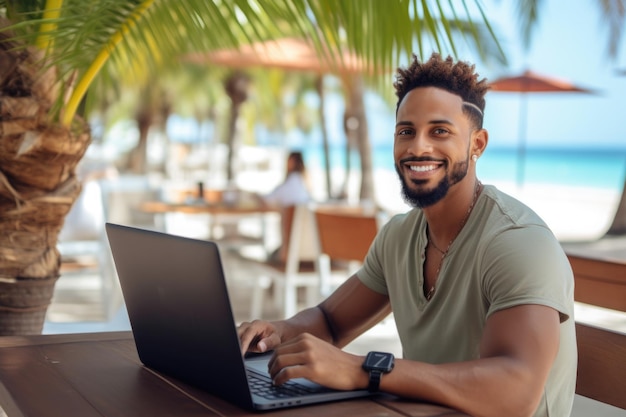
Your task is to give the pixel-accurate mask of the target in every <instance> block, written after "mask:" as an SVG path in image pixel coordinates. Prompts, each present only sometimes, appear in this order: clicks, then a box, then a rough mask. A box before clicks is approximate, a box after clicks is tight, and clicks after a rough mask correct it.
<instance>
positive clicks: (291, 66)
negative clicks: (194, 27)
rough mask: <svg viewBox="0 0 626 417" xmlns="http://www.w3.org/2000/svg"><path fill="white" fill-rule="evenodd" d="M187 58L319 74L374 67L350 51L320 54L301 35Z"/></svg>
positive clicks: (229, 65)
mask: <svg viewBox="0 0 626 417" xmlns="http://www.w3.org/2000/svg"><path fill="white" fill-rule="evenodd" d="M185 59H186V60H187V61H189V62H195V63H200V64H205V63H207V62H210V63H213V64H217V65H223V66H227V67H232V68H247V67H253V66H259V67H268V68H282V69H286V70H296V71H310V72H316V73H319V74H326V73H335V74H348V73H367V72H368V71H369V70H371V67H368V65H367V64H366V62H365V61H363V60H362V59H361V58H359V57H358V56H356V55H355V54H353V53H351V52H348V51H344V52H343V53H342V54H341V56H340V57H335V56H334V55H333V54H330V53H329V52H328V51H324V50H322V57H321V58H320V53H319V51H318V50H317V49H316V48H315V45H314V44H313V43H312V42H310V41H307V40H306V39H299V38H280V39H274V40H268V41H264V42H255V43H252V44H249V45H242V46H241V47H240V48H239V49H221V50H217V51H212V52H204V53H193V54H189V55H187V56H186V57H185Z"/></svg>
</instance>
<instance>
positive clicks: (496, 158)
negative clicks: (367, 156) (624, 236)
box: [302, 144, 626, 193]
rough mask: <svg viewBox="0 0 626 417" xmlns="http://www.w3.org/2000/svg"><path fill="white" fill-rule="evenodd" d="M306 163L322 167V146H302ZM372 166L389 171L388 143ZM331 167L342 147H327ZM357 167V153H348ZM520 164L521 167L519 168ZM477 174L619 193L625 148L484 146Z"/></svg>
mask: <svg viewBox="0 0 626 417" xmlns="http://www.w3.org/2000/svg"><path fill="white" fill-rule="evenodd" d="M302 151H303V152H304V157H305V161H306V163H307V166H317V167H323V166H324V156H323V152H322V147H321V146H319V145H311V144H309V145H306V146H305V147H304V148H302ZM372 153H373V154H372V158H373V164H374V169H386V170H393V169H394V168H393V149H392V145H385V146H381V145H378V146H375V147H373V149H372ZM330 154H331V155H330V156H331V161H330V162H331V164H330V165H331V167H333V168H338V167H344V166H345V148H344V147H343V146H335V147H332V148H331V150H330ZM351 164H352V168H353V169H358V167H359V158H358V154H357V153H355V152H353V153H352V154H351ZM520 166H521V167H523V168H522V169H521V170H520ZM477 170H478V171H477V172H478V177H479V178H480V179H481V181H483V182H484V183H501V182H510V183H517V184H521V185H527V184H540V185H563V186H568V187H571V186H575V187H585V188H595V189H603V190H611V191H616V192H620V193H621V191H622V188H623V186H624V180H625V178H626V149H565V148H558V149H544V148H529V149H526V150H525V152H524V155H523V158H520V156H519V153H518V150H517V149H514V148H487V150H486V151H485V153H484V154H483V155H482V156H481V158H480V159H479V161H478V167H477Z"/></svg>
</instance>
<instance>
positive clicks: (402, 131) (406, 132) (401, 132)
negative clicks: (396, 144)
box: [396, 128, 413, 137]
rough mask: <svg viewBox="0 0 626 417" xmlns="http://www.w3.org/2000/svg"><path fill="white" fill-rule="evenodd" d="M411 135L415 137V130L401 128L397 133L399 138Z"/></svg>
mask: <svg viewBox="0 0 626 417" xmlns="http://www.w3.org/2000/svg"><path fill="white" fill-rule="evenodd" d="M411 135H413V129H409V128H401V129H399V130H397V131H396V136H398V137H402V136H411Z"/></svg>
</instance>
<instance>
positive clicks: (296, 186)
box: [263, 151, 311, 208]
mask: <svg viewBox="0 0 626 417" xmlns="http://www.w3.org/2000/svg"><path fill="white" fill-rule="evenodd" d="M305 171H306V169H305V166H304V158H303V157H302V152H297V151H296V152H291V153H290V154H289V156H288V157H287V175H286V176H285V181H283V182H282V183H281V184H280V185H278V186H277V187H276V188H275V189H274V190H273V191H272V192H270V193H269V194H267V195H265V196H264V197H263V200H264V201H265V203H266V204H268V205H272V206H279V207H282V208H284V207H289V206H294V205H297V204H304V203H307V202H309V201H310V200H311V195H310V193H309V189H308V186H307V184H306V179H305Z"/></svg>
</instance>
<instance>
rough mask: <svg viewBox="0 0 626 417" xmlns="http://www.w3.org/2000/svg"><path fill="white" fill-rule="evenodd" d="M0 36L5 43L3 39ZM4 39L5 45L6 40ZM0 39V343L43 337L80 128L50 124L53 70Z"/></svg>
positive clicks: (84, 141) (80, 148)
mask: <svg viewBox="0 0 626 417" xmlns="http://www.w3.org/2000/svg"><path fill="white" fill-rule="evenodd" d="M4 36H6V35H4ZM5 39H6V38H5ZM5 39H2V38H0V284H1V285H0V335H14V334H33V333H41V330H42V328H43V323H44V319H45V313H46V310H47V307H48V305H49V303H50V300H51V297H52V293H53V289H54V284H55V282H56V280H57V278H58V276H59V268H60V255H59V252H58V250H57V247H56V245H57V238H58V235H59V231H60V230H61V227H62V226H63V222H64V219H65V216H66V214H67V213H68V212H69V210H70V208H71V206H72V204H73V203H74V201H75V200H76V198H77V197H78V194H79V193H80V183H79V182H78V181H77V179H76V176H75V168H76V165H77V164H78V162H79V161H80V159H81V158H82V156H83V155H84V153H85V151H86V150H87V147H88V145H89V143H90V134H89V128H88V126H87V124H86V123H84V122H82V121H81V122H80V123H75V124H74V125H73V126H72V127H71V128H64V127H61V126H60V125H58V124H54V123H51V122H50V114H51V109H52V106H53V104H54V103H55V101H56V98H57V94H58V89H57V88H55V82H56V79H57V77H56V73H55V71H54V68H51V69H47V70H46V71H45V72H44V71H42V70H41V68H42V60H41V56H40V54H39V53H38V52H37V51H35V50H31V49H29V50H22V51H20V52H16V51H14V50H13V49H12V47H14V46H15V45H14V44H13V43H12V42H7V41H6V40H5Z"/></svg>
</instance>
